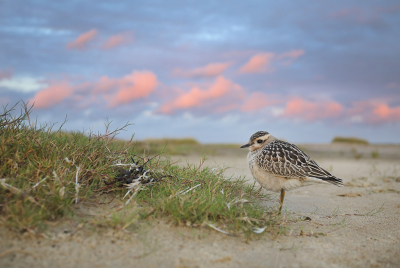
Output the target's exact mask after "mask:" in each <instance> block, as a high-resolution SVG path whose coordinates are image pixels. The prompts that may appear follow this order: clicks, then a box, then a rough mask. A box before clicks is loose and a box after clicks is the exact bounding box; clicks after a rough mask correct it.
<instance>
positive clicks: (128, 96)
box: [109, 71, 158, 107]
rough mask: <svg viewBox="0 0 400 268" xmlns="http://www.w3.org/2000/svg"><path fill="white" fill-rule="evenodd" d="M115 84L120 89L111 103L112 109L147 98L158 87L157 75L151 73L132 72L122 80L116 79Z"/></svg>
mask: <svg viewBox="0 0 400 268" xmlns="http://www.w3.org/2000/svg"><path fill="white" fill-rule="evenodd" d="M113 82H114V84H115V86H117V87H118V93H117V94H116V95H115V96H114V97H113V98H112V100H111V102H110V103H109V106H110V107H115V106H118V105H121V104H127V103H130V102H132V101H134V100H137V99H142V98H146V97H147V96H149V95H150V93H151V92H153V91H154V90H155V89H156V88H157V85H158V81H157V77H156V75H155V74H153V73H152V72H149V71H143V72H132V73H131V74H130V75H126V76H124V77H122V78H120V79H114V80H113Z"/></svg>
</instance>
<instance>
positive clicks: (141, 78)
mask: <svg viewBox="0 0 400 268" xmlns="http://www.w3.org/2000/svg"><path fill="white" fill-rule="evenodd" d="M157 85H158V81H157V77H156V75H155V74H153V73H152V72H150V71H142V72H137V71H133V72H132V73H131V74H128V75H126V76H123V77H121V78H109V77H107V76H103V77H101V78H100V79H99V81H96V82H83V83H80V84H75V85H71V83H69V82H68V81H59V82H57V83H51V84H50V85H49V86H48V87H47V88H44V89H42V90H40V91H39V92H37V93H36V95H35V96H34V98H33V99H32V101H33V102H35V103H36V104H35V106H36V107H37V108H49V107H51V106H55V105H57V104H59V103H61V102H63V101H65V100H66V99H71V100H73V101H74V107H78V106H79V105H82V104H83V103H84V106H88V105H90V104H93V103H97V104H98V103H99V100H103V101H105V102H106V104H107V106H108V107H115V106H117V105H124V104H128V103H131V102H132V101H134V100H137V99H143V98H146V97H147V96H149V94H150V93H152V92H153V91H154V90H155V89H156V87H157Z"/></svg>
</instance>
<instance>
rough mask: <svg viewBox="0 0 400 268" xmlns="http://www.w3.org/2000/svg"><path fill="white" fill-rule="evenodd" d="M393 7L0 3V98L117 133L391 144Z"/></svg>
mask: <svg viewBox="0 0 400 268" xmlns="http://www.w3.org/2000/svg"><path fill="white" fill-rule="evenodd" d="M399 25H400V2H399V1H398V0H393V1H392V0H381V1H369V0H364V1H355V0H346V1H345V0H335V1H333V0H332V1H330V0H319V1H317V0H315V1H311V0H310V1H296V0H293V1H269V0H263V1H232V0H229V1H223V0H222V1H213V0H212V1H211V0H204V1H122V0H121V1H114V2H113V3H112V2H111V1H101V0H96V1H94V0H91V1H90V0H88V1H74V0H69V1H33V0H31V1H25V0H0V104H1V105H3V106H5V105H9V106H10V105H13V104H15V103H17V102H18V101H25V102H29V103H30V104H34V108H33V113H32V117H34V118H37V121H38V122H39V123H44V122H48V123H57V122H58V125H60V124H61V123H62V122H63V121H64V120H65V118H66V117H67V118H68V122H67V123H66V124H65V125H64V126H63V128H64V129H65V130H67V131H85V132H90V131H93V132H95V133H97V132H100V133H104V132H105V123H106V122H107V121H111V122H112V123H111V126H110V128H111V129H113V128H117V127H121V126H123V125H124V124H125V123H127V122H129V123H131V124H132V125H131V126H129V127H127V128H126V129H125V130H126V131H123V132H122V133H121V134H120V135H119V136H118V137H119V138H122V139H129V138H130V137H131V136H132V135H135V136H134V137H135V139H139V140H142V139H146V138H163V137H168V138H183V137H193V138H196V139H197V140H199V141H200V142H203V143H243V144H244V143H247V141H248V139H249V137H250V136H251V135H252V134H253V133H254V132H256V131H259V130H264V131H268V132H269V133H271V134H272V135H274V136H276V137H278V138H281V139H285V140H287V141H290V142H295V143H328V142H330V141H331V140H332V138H333V137H335V136H345V137H347V136H349V137H350V136H352V137H359V138H363V139H367V140H368V141H370V142H372V143H400V27H399Z"/></svg>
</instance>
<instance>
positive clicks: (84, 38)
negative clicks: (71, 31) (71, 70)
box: [66, 29, 97, 49]
mask: <svg viewBox="0 0 400 268" xmlns="http://www.w3.org/2000/svg"><path fill="white" fill-rule="evenodd" d="M96 35H97V30H96V29H92V30H90V31H88V32H86V33H83V34H81V35H80V36H78V38H76V39H75V40H74V41H72V42H69V43H67V45H66V47H67V48H68V49H83V48H84V47H85V46H86V44H87V43H88V42H90V41H91V40H93V38H95V37H96Z"/></svg>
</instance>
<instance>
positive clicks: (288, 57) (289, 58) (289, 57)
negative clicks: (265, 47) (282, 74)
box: [277, 49, 305, 66]
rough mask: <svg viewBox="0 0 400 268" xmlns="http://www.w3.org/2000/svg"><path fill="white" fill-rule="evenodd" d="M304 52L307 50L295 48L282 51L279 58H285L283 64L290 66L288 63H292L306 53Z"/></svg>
mask: <svg viewBox="0 0 400 268" xmlns="http://www.w3.org/2000/svg"><path fill="white" fill-rule="evenodd" d="M304 53H305V52H304V50H302V49H295V50H291V51H288V52H284V53H281V54H279V55H278V57H277V58H278V59H284V60H285V61H284V62H283V64H284V65H287V66H288V65H290V64H292V63H293V61H294V60H295V59H297V58H298V57H300V56H302V55H304Z"/></svg>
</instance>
